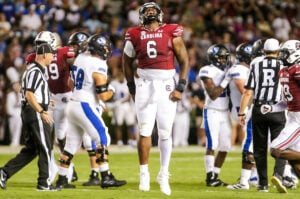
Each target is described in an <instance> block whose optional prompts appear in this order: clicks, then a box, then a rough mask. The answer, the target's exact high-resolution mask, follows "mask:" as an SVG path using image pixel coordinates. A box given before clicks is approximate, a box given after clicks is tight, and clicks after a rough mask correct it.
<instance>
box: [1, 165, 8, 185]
mask: <svg viewBox="0 0 300 199" xmlns="http://www.w3.org/2000/svg"><path fill="white" fill-rule="evenodd" d="M6 181H7V174H6V173H5V171H4V170H3V169H0V187H1V189H6Z"/></svg>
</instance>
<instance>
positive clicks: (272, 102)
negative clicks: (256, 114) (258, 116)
mask: <svg viewBox="0 0 300 199" xmlns="http://www.w3.org/2000/svg"><path fill="white" fill-rule="evenodd" d="M276 103H277V101H264V100H254V105H255V106H261V105H263V104H268V105H274V104H276Z"/></svg>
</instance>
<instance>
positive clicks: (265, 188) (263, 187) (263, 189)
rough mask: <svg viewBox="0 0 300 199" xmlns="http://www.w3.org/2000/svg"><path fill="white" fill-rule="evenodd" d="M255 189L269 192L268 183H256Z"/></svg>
mask: <svg viewBox="0 0 300 199" xmlns="http://www.w3.org/2000/svg"><path fill="white" fill-rule="evenodd" d="M257 191H258V192H269V190H268V185H258V187H257Z"/></svg>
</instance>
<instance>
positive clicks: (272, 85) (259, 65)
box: [238, 38, 286, 192]
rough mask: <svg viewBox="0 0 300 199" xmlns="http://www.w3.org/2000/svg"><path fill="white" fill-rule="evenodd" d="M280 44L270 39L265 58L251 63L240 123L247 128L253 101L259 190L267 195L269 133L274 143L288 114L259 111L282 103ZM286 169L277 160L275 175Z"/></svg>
mask: <svg viewBox="0 0 300 199" xmlns="http://www.w3.org/2000/svg"><path fill="white" fill-rule="evenodd" d="M278 52H279V41H278V40H276V39H273V38H271V39H267V40H266V41H265V44H264V56H265V57H264V58H263V59H261V60H259V61H256V62H252V63H251V67H250V68H251V70H250V74H249V78H248V81H247V82H246V85H245V91H244V93H243V96H242V99H241V105H240V111H239V114H238V116H239V122H240V124H241V125H245V117H244V116H245V111H246V107H247V105H248V104H249V103H251V100H252V99H253V104H254V106H253V110H252V128H253V152H254V158H255V162H256V167H257V171H258V176H259V186H258V191H260V192H268V175H267V152H268V140H269V139H268V134H269V132H270V136H271V141H272V140H274V139H275V138H276V137H277V136H278V135H279V133H280V132H281V130H282V129H283V127H284V125H285V121H286V118H285V113H284V112H276V113H268V114H265V115H263V114H262V113H261V112H260V106H261V105H262V104H270V105H272V104H275V103H276V102H278V101H280V97H281V86H280V84H279V77H278V71H279V70H280V68H281V62H280V61H279V60H277V56H278ZM284 166H285V160H282V159H276V160H275V167H274V176H276V177H278V178H280V179H281V176H282V175H283V170H284Z"/></svg>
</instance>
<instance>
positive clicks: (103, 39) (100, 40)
mask: <svg viewBox="0 0 300 199" xmlns="http://www.w3.org/2000/svg"><path fill="white" fill-rule="evenodd" d="M97 43H98V44H102V45H105V44H106V40H105V38H104V37H99V38H98V39H97Z"/></svg>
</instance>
